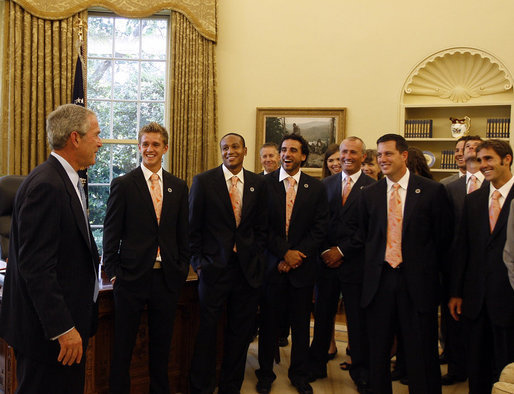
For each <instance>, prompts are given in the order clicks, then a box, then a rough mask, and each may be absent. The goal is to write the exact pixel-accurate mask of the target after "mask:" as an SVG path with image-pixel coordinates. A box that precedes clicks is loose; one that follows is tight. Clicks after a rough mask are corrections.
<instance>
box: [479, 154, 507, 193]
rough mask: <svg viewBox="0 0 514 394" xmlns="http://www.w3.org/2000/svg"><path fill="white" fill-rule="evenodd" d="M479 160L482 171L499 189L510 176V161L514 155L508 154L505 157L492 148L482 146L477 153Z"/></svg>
mask: <svg viewBox="0 0 514 394" xmlns="http://www.w3.org/2000/svg"><path fill="white" fill-rule="evenodd" d="M477 161H478V163H479V164H480V171H481V172H482V174H484V178H485V179H486V180H487V181H489V182H491V183H492V185H493V186H494V187H495V188H496V189H499V188H500V187H502V186H503V185H504V184H505V183H506V182H507V181H508V180H509V179H510V178H511V176H512V175H511V172H510V163H511V162H512V156H511V155H509V154H508V155H506V156H505V157H504V158H503V159H502V158H501V157H500V155H498V154H497V153H496V152H495V151H494V149H492V148H482V149H480V151H479V152H478V154H477Z"/></svg>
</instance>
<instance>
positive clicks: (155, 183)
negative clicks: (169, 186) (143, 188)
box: [150, 174, 162, 223]
mask: <svg viewBox="0 0 514 394" xmlns="http://www.w3.org/2000/svg"><path fill="white" fill-rule="evenodd" d="M150 182H151V185H150V194H151V196H152V202H153V208H154V209H155V216H157V223H160V221H161V211H162V192H161V187H160V185H159V175H157V174H152V176H151V177H150Z"/></svg>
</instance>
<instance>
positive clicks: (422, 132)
mask: <svg viewBox="0 0 514 394" xmlns="http://www.w3.org/2000/svg"><path fill="white" fill-rule="evenodd" d="M404 135H405V138H432V119H410V120H409V119H408V120H406V121H405V133H404Z"/></svg>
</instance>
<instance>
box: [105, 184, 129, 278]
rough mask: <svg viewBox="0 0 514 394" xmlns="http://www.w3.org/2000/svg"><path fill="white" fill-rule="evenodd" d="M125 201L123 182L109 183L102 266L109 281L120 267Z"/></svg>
mask: <svg viewBox="0 0 514 394" xmlns="http://www.w3.org/2000/svg"><path fill="white" fill-rule="evenodd" d="M125 210H126V201H125V190H124V187H123V182H120V179H119V178H116V179H113V181H112V182H111V192H110V194H109V198H108V200H107V210H106V213H105V220H104V234H103V266H104V269H105V272H106V273H107V276H108V277H109V279H111V278H113V277H114V276H116V274H117V271H118V267H119V265H120V254H119V249H120V242H121V238H122V234H123V221H124V217H125Z"/></svg>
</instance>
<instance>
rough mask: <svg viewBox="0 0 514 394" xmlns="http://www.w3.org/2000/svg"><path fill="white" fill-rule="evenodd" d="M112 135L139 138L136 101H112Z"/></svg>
mask: <svg viewBox="0 0 514 394" xmlns="http://www.w3.org/2000/svg"><path fill="white" fill-rule="evenodd" d="M112 121H113V126H112V128H113V130H112V136H113V138H115V139H129V140H130V139H136V138H137V130H138V129H137V104H136V103H135V102H126V101H125V102H119V101H115V102H113V103H112Z"/></svg>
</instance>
